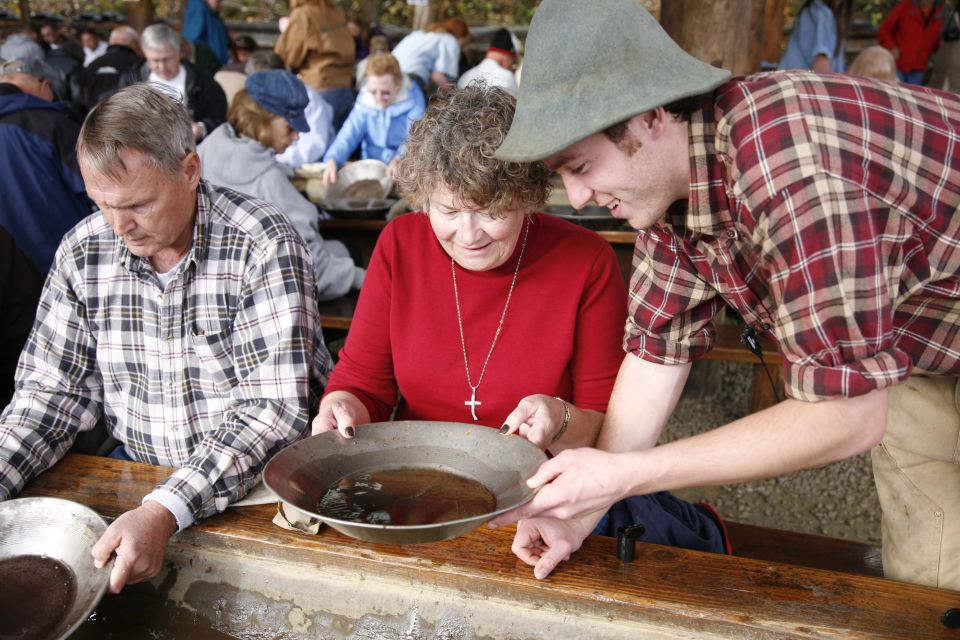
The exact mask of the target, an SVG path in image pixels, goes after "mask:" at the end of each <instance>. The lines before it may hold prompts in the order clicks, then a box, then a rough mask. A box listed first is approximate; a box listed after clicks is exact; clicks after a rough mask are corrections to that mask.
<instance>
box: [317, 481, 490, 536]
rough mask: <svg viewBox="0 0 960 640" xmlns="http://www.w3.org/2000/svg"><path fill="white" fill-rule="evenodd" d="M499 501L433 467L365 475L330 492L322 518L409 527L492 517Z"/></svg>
mask: <svg viewBox="0 0 960 640" xmlns="http://www.w3.org/2000/svg"><path fill="white" fill-rule="evenodd" d="M496 506H497V498H496V496H494V495H493V493H491V492H490V490H489V489H487V488H486V487H485V486H483V484H481V483H479V482H477V481H476V480H472V479H470V478H465V477H463V476H460V475H457V474H454V473H450V472H448V471H441V470H440V469H435V468H424V467H407V468H402V469H383V470H377V471H362V472H357V473H352V474H350V475H348V476H345V477H343V478H341V479H340V480H339V481H338V482H337V483H336V484H334V485H333V486H332V487H330V488H329V489H328V490H327V492H326V494H324V496H323V498H321V499H320V502H319V504H318V505H317V508H318V509H319V511H318V513H320V514H322V515H325V516H328V517H330V518H336V519H338V520H349V521H352V522H366V523H369V524H385V525H393V526H404V525H406V526H410V525H423V524H437V523H441V522H450V521H452V520H459V519H461V518H471V517H473V516H477V515H480V514H483V513H490V512H491V511H493V510H494V509H496Z"/></svg>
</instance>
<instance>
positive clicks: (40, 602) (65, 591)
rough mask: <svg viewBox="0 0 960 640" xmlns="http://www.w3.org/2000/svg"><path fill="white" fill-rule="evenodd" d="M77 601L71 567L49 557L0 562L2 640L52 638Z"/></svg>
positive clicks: (0, 625)
mask: <svg viewBox="0 0 960 640" xmlns="http://www.w3.org/2000/svg"><path fill="white" fill-rule="evenodd" d="M76 597H77V579H76V577H75V576H74V575H73V571H71V570H70V567H68V566H67V565H65V564H63V563H62V562H60V561H59V560H54V559H53V558H47V557H45V556H33V555H30V556H14V557H12V558H7V559H5V560H0V640H12V639H13V638H16V639H17V640H40V639H42V638H48V637H50V634H51V632H53V631H55V630H56V629H57V627H59V626H60V623H61V622H63V618H64V616H65V615H66V614H67V611H69V609H70V607H71V605H73V601H74V600H75V599H76Z"/></svg>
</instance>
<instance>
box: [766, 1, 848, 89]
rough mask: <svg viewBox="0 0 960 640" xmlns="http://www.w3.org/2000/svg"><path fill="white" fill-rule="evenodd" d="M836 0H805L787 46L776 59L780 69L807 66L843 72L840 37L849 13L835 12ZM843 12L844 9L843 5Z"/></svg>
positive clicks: (841, 38)
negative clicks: (779, 57) (778, 59)
mask: <svg viewBox="0 0 960 640" xmlns="http://www.w3.org/2000/svg"><path fill="white" fill-rule="evenodd" d="M840 4H841V3H840V2H838V1H837V0H806V2H804V3H803V6H802V7H800V11H799V12H798V13H797V19H796V21H794V23H793V31H792V33H791V34H790V40H788V41H787V47H786V49H785V50H784V52H783V58H781V59H780V65H779V67H780V69H808V70H811V71H816V72H817V73H829V72H831V71H832V72H834V73H843V71H844V66H845V65H844V42H843V41H844V37H845V33H846V28H845V27H846V24H847V22H848V20H849V17H848V16H847V15H846V14H845V13H844V15H839V14H840V13H841V12H840V11H838V8H837V5H840ZM843 11H844V12H846V11H848V9H847V8H846V7H844V9H843Z"/></svg>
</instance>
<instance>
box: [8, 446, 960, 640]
mask: <svg viewBox="0 0 960 640" xmlns="http://www.w3.org/2000/svg"><path fill="white" fill-rule="evenodd" d="M169 472H170V470H169V469H165V468H160V467H151V466H148V465H141V464H136V463H129V462H122V461H118V460H112V459H107V458H96V457H90V456H82V455H77V454H71V455H68V456H67V457H66V458H65V459H64V460H63V461H62V462H60V463H59V464H58V465H57V466H56V467H54V468H53V469H51V470H49V471H47V472H46V473H45V474H43V475H41V476H40V477H39V478H38V479H36V480H35V481H34V482H33V483H31V484H30V485H29V486H28V487H27V489H26V491H25V492H24V495H33V496H37V495H47V496H57V497H62V498H67V499H70V500H75V501H77V502H81V503H83V504H86V505H88V506H90V507H92V508H94V509H95V510H97V511H98V512H100V513H101V514H103V515H104V516H107V517H115V516H117V515H119V514H120V513H122V512H124V511H126V510H128V509H131V508H133V507H135V506H137V505H139V504H140V499H141V497H142V496H143V495H145V494H146V493H148V492H149V491H150V489H151V488H152V487H153V486H154V484H156V483H157V482H160V481H162V480H163V479H164V478H165V477H166V476H167V475H168V474H169ZM274 511H275V509H274V508H273V507H272V506H269V505H267V506H258V507H246V508H238V509H229V510H228V511H227V512H225V513H223V514H220V515H217V516H214V517H212V518H209V519H207V520H205V521H203V522H200V523H198V524H196V525H195V526H193V527H191V528H190V529H188V530H187V531H185V532H183V533H181V534H179V535H178V536H176V537H175V538H174V539H173V540H172V541H171V543H170V545H169V546H168V563H167V570H166V571H167V573H165V574H164V577H163V580H162V581H161V582H170V584H174V583H176V582H177V580H178V575H180V574H187V573H189V572H191V571H193V572H194V574H195V575H196V576H199V578H198V579H199V580H200V582H201V583H202V584H201V586H203V585H206V587H205V588H209V587H210V585H215V584H216V583H217V581H218V580H226V579H227V578H226V577H224V576H227V577H230V579H231V580H233V581H234V582H236V583H238V584H243V585H245V587H244V589H246V590H247V591H248V592H253V591H257V590H262V592H263V593H264V594H267V595H269V596H270V598H269V599H264V600H263V601H262V602H266V603H267V604H270V603H272V604H270V606H273V607H281V608H282V607H287V608H289V610H290V613H289V616H288V617H289V620H290V621H291V623H290V624H294V623H296V622H297V620H302V619H303V617H304V616H307V617H309V615H311V614H310V612H311V609H310V607H311V606H312V605H311V604H310V603H312V602H323V603H325V606H326V607H327V608H328V609H330V610H335V612H334V613H331V614H330V615H346V614H344V613H343V612H350V611H353V612H355V613H356V610H357V608H358V607H360V606H361V605H363V604H364V603H368V600H369V606H375V605H376V602H380V600H376V599H368V598H367V595H366V594H368V593H375V594H376V598H380V599H382V598H383V597H385V594H386V595H389V596H390V597H393V598H398V599H401V600H403V599H404V598H406V599H407V601H406V602H402V603H401V604H403V605H404V606H418V607H420V609H419V611H420V614H421V615H424V616H427V615H434V614H433V613H430V612H433V611H435V610H437V611H439V610H440V609H438V608H437V607H440V608H446V609H444V610H448V609H449V608H450V607H453V608H454V609H455V610H456V611H457V612H458V615H460V616H461V617H462V618H463V619H464V620H466V621H467V623H469V624H472V625H474V627H475V631H476V633H477V635H479V636H488V637H504V636H510V637H522V638H528V637H529V638H540V637H543V638H550V639H551V640H554V639H556V638H638V637H645V638H647V637H650V638H663V639H666V638H692V637H706V638H864V639H867V638H870V639H876V638H911V639H913V640H919V639H923V638H942V639H945V640H946V639H956V638H958V632H957V631H952V630H949V629H947V628H945V627H944V626H943V625H942V624H941V623H940V621H939V620H940V616H941V615H942V614H943V612H944V611H946V610H947V609H949V608H952V607H958V606H960V593H957V592H952V591H946V590H940V589H934V588H929V587H921V586H917V585H910V584H905V583H900V582H896V581H892V580H885V579H882V578H876V577H870V576H862V575H851V574H847V573H840V572H836V571H828V570H823V569H814V568H808V567H801V566H796V565H790V564H781V563H777V562H771V561H764V560H753V559H749V558H742V557H732V556H719V555H713V554H706V553H699V552H694V551H685V550H682V549H673V548H668V547H661V546H657V545H648V544H638V545H637V554H636V560H635V561H634V562H631V563H625V562H620V561H618V560H617V558H616V553H615V546H616V545H615V542H616V541H615V540H614V539H612V538H601V537H591V538H589V539H587V540H586V541H585V543H584V545H583V548H582V549H581V550H580V551H578V552H577V553H575V554H574V555H573V557H572V558H571V559H570V561H568V562H566V563H563V564H562V565H561V566H560V567H559V568H558V569H557V570H556V571H555V572H554V574H553V575H551V576H550V577H549V578H548V579H547V580H543V581H539V580H536V579H534V578H533V576H532V572H531V569H530V568H529V567H527V566H526V565H524V564H522V563H521V562H520V561H519V560H517V559H516V558H515V557H514V556H513V555H512V554H511V553H510V551H509V549H510V543H511V540H512V535H513V527H507V528H504V529H500V530H489V529H487V528H485V527H481V528H480V529H477V530H475V531H474V532H472V533H470V534H468V535H465V536H462V537H460V538H458V539H455V540H450V541H446V542H439V543H432V544H423V545H377V544H370V543H365V542H361V541H358V540H354V539H352V538H348V537H345V536H343V535H341V534H339V533H336V532H334V531H332V530H328V529H323V530H321V532H320V534H319V535H316V536H310V535H305V534H300V533H295V532H290V531H286V530H283V529H280V528H278V527H276V526H275V525H273V524H271V522H270V519H271V517H272V515H273V513H274ZM278 572H279V573H278ZM203 576H207V578H205V579H204V578H203ZM277 576H282V579H280V578H278V577H277ZM204 580H205V581H204ZM231 584H232V583H231ZM191 587H192V590H191V589H186V590H183V597H184V598H187V599H189V598H190V597H193V598H195V601H194V603H195V604H196V603H197V602H199V601H200V600H199V599H200V598H201V596H202V594H203V591H202V589H200V587H197V583H192V584H191ZM278 589H292V590H294V592H295V593H294V595H291V596H289V599H287V600H285V599H284V597H282V596H281V595H274V594H275V591H276V590H278ZM172 592H173V591H171V593H172ZM344 600H349V602H344ZM204 602H206V601H204ZM217 602H219V605H218V606H220V607H221V609H222V608H223V607H229V606H230V602H229V601H224V600H222V599H221V600H219V601H217ZM411 603H412V604H411ZM436 603H439V604H436ZM435 604H436V606H435ZM263 606H267V605H263ZM376 606H380V607H382V609H380V610H381V611H386V610H388V609H390V607H389V605H388V604H387V603H386V602H383V603H381V604H380V605H376ZM337 612H339V613H337ZM260 613H263V611H261V610H257V611H256V612H255V614H260ZM247 615H250V613H249V612H248V613H247ZM437 615H439V614H437ZM223 617H224V618H227V617H228V616H227V615H226V613H224V615H223ZM285 619H286V618H285ZM285 624H286V623H285ZM285 637H287V636H285ZM289 637H301V636H297V635H292V636H289ZM302 637H316V634H315V632H314V635H313V636H302Z"/></svg>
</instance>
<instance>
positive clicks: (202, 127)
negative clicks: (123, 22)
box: [119, 24, 227, 141]
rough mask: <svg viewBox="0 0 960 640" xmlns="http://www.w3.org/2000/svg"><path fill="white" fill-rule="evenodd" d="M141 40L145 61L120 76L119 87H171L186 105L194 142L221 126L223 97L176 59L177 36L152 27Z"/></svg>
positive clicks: (209, 81) (224, 111)
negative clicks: (140, 84)
mask: <svg viewBox="0 0 960 640" xmlns="http://www.w3.org/2000/svg"><path fill="white" fill-rule="evenodd" d="M142 40H143V54H144V57H145V58H146V60H145V61H144V62H143V63H141V64H139V65H137V66H136V67H134V68H133V69H131V70H130V71H127V72H125V73H123V74H122V75H121V76H120V82H119V86H121V87H127V86H130V85H131V84H134V83H136V82H159V83H161V84H164V85H166V86H168V87H170V88H172V89H173V90H174V91H175V92H176V93H177V94H179V95H180V96H181V97H182V99H183V101H184V102H185V103H186V107H187V111H188V112H189V113H190V116H191V117H192V118H193V135H194V136H195V138H196V140H197V141H199V140H202V139H203V137H204V136H205V135H207V134H208V133H210V132H211V131H213V130H214V129H216V128H217V127H219V126H220V125H221V124H223V121H224V120H225V119H226V116H227V96H226V94H224V92H223V89H221V88H220V85H218V84H217V83H216V82H214V80H213V78H211V77H210V76H208V75H206V74H204V73H200V72H199V71H198V70H197V68H196V67H194V66H193V65H192V64H190V63H189V62H188V61H186V60H181V59H180V51H181V44H182V43H183V40H182V39H181V38H180V34H179V33H177V32H176V31H175V30H174V29H173V28H172V27H170V26H168V25H165V24H152V25H150V26H149V27H147V28H146V29H144V30H143V39H142Z"/></svg>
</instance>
